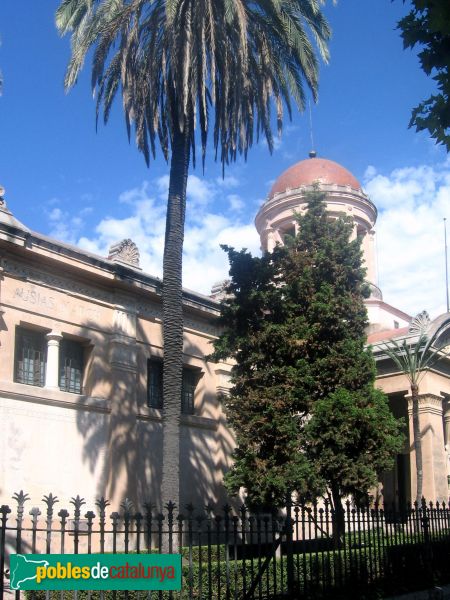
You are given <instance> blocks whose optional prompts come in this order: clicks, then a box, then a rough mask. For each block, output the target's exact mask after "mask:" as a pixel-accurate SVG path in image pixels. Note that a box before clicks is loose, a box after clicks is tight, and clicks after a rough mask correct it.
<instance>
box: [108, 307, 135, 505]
mask: <svg viewBox="0 0 450 600" xmlns="http://www.w3.org/2000/svg"><path fill="white" fill-rule="evenodd" d="M136 320H137V317H136V313H135V311H133V310H132V309H128V308H126V307H123V306H119V307H116V308H115V309H114V315H113V328H112V329H113V332H112V335H111V338H110V342H109V363H110V369H111V396H110V398H109V401H110V407H111V412H110V419H109V431H108V441H107V444H108V449H107V463H106V465H107V471H106V477H105V484H106V489H105V494H106V495H107V497H108V498H110V500H111V501H112V503H113V505H114V506H119V504H120V503H121V502H122V501H123V500H124V499H125V498H129V499H130V500H132V501H136V500H137V481H138V477H139V473H138V459H139V454H138V446H139V439H138V431H137V401H136V386H137V373H138V369H137V344H136Z"/></svg>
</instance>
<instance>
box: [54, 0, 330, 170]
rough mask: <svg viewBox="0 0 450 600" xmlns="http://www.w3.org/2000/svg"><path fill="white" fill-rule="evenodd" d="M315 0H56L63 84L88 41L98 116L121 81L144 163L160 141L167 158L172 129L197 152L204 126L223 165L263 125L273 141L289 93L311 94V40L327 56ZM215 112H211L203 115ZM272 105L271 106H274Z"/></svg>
mask: <svg viewBox="0 0 450 600" xmlns="http://www.w3.org/2000/svg"><path fill="white" fill-rule="evenodd" d="M321 4H323V2H321V1H320V0H259V1H250V0H63V1H62V2H61V4H60V6H59V8H58V11H57V14H56V24H57V27H58V29H59V31H60V33H61V34H62V35H64V34H66V33H71V42H72V55H71V59H70V62H69V65H68V68H67V73H66V78H65V86H66V88H70V87H71V86H73V85H74V83H75V82H76V80H77V78H78V75H79V73H80V70H81V68H82V66H83V63H84V61H85V59H86V56H87V54H88V52H89V50H90V49H91V48H93V68H92V87H93V90H94V91H95V92H96V93H97V117H98V116H99V114H100V113H101V112H103V117H104V120H105V122H106V121H107V120H108V117H109V114H110V110H111V106H112V102H113V100H114V98H115V96H116V94H117V92H118V91H119V90H121V95H122V100H123V108H124V113H125V119H126V124H127V129H128V135H129V136H130V130H131V125H132V124H134V127H135V131H136V143H137V146H138V148H139V149H140V150H141V151H142V152H143V154H144V157H145V160H146V161H147V164H148V163H149V160H150V157H151V156H153V157H154V156H155V145H156V142H157V141H158V140H159V143H160V145H161V148H162V151H163V153H164V156H165V158H166V160H167V159H168V155H169V151H170V144H171V141H172V139H173V132H174V130H175V128H176V129H177V130H178V131H180V132H182V133H186V134H187V135H188V136H189V140H190V145H191V150H192V156H193V158H194V160H195V131H196V129H197V130H198V131H199V135H200V139H201V147H202V159H203V160H204V157H205V152H206V144H207V137H208V132H209V130H210V129H211V130H212V132H213V142H214V147H215V151H216V159H217V158H220V160H221V162H222V164H223V165H225V164H228V163H229V162H230V161H233V160H235V159H236V157H237V154H238V153H242V154H244V155H246V154H247V151H248V149H249V147H250V146H251V145H252V143H253V141H254V137H256V139H258V137H259V135H260V134H263V135H264V136H265V137H266V139H267V142H268V146H269V149H270V150H272V148H273V137H272V126H271V125H272V119H274V118H275V117H276V120H277V127H278V132H279V133H280V132H281V127H282V121H283V109H285V110H286V109H287V111H288V114H289V116H290V115H291V110H292V106H291V98H293V99H294V101H295V103H296V104H297V106H298V107H299V108H300V109H303V108H304V105H305V89H304V88H305V83H306V85H307V87H309V89H310V90H311V92H312V94H313V97H314V98H315V99H316V96H317V78H318V62H317V58H316V49H318V51H319V53H320V55H321V56H322V57H323V59H324V60H327V58H328V51H327V42H328V40H329V38H330V29H329V26H328V24H327V22H326V20H325V18H324V16H323V14H322V12H321V10H320V5H321ZM210 113H212V114H210ZM272 113H273V114H272Z"/></svg>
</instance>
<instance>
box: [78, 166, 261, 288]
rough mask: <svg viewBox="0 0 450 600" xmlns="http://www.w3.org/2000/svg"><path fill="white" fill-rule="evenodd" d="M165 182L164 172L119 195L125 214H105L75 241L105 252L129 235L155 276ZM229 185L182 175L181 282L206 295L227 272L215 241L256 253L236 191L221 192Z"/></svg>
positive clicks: (251, 229)
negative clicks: (215, 204)
mask: <svg viewBox="0 0 450 600" xmlns="http://www.w3.org/2000/svg"><path fill="white" fill-rule="evenodd" d="M236 181H237V180H236ZM168 184H169V178H168V176H163V177H160V178H159V179H157V180H156V181H155V182H153V184H150V183H148V182H144V183H143V184H142V185H141V186H140V187H138V188H134V189H130V190H126V191H125V192H123V193H122V194H120V196H119V200H120V202H122V203H125V204H128V205H129V206H130V214H129V215H128V216H127V217H126V218H115V217H105V218H104V219H102V220H101V221H100V222H99V223H98V224H97V225H96V226H95V229H94V235H93V236H89V237H88V236H83V237H80V238H79V239H78V245H79V246H81V247H82V248H84V249H85V250H87V251H89V252H93V253H95V254H99V255H101V256H107V255H108V251H109V247H110V246H111V245H112V244H113V243H115V242H117V241H119V240H122V239H125V238H131V239H132V240H133V241H134V242H135V243H136V244H137V246H138V248H139V251H140V257H141V260H140V265H141V267H142V268H143V270H144V271H146V272H148V273H151V274H152V275H156V276H158V277H161V276H162V257H163V249H164V232H165V215H166V202H167V192H168ZM234 186H235V180H234V178H230V180H229V181H227V182H226V183H225V184H224V185H222V184H221V183H219V182H218V181H217V180H208V179H200V178H199V177H197V176H195V175H191V176H190V177H189V179H188V187H187V194H188V199H187V206H188V210H187V215H186V218H187V220H186V226H185V238H184V256H183V285H184V286H185V287H187V288H190V289H192V290H195V291H198V292H201V293H203V294H210V291H211V287H212V285H213V284H214V283H215V282H217V281H220V280H222V279H225V278H226V277H227V275H228V261H227V255H226V254H225V252H223V250H222V249H221V248H220V245H221V244H228V245H230V246H235V247H236V248H239V249H240V248H242V247H244V246H245V247H246V248H248V249H249V250H251V251H252V252H253V253H254V254H258V253H259V244H260V242H259V237H258V234H257V233H256V230H255V227H254V225H253V224H252V223H251V222H250V223H248V222H245V221H243V220H242V219H241V217H240V216H239V214H240V212H241V211H242V209H243V207H244V202H243V200H242V199H241V198H240V197H239V196H238V195H237V194H227V193H226V192H227V190H228V189H230V188H232V187H234ZM213 199H218V200H220V206H221V207H222V208H223V210H224V213H220V214H219V213H215V212H212V211H211V210H210V209H209V207H208V205H209V204H210V202H211V201H212V200H213Z"/></svg>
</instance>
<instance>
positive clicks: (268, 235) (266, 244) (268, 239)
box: [262, 227, 277, 253]
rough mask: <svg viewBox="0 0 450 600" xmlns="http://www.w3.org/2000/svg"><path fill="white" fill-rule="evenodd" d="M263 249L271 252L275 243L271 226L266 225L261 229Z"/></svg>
mask: <svg viewBox="0 0 450 600" xmlns="http://www.w3.org/2000/svg"><path fill="white" fill-rule="evenodd" d="M262 239H263V250H264V251H266V252H269V253H270V252H273V251H274V249H275V246H276V244H277V241H276V235H275V230H274V229H272V227H267V228H266V229H265V230H264V231H263V236H262Z"/></svg>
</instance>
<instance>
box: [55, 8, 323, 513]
mask: <svg viewBox="0 0 450 600" xmlns="http://www.w3.org/2000/svg"><path fill="white" fill-rule="evenodd" d="M323 1H324V0H321V1H320V2H317V0H258V1H254V0H252V1H250V0H62V2H61V4H60V6H59V8H58V11H57V13H56V24H57V27H58V29H59V31H60V33H61V34H62V35H64V34H66V33H69V32H70V33H71V41H72V56H71V60H70V62H69V65H68V68H67V73H66V78H65V86H66V88H67V89H68V88H71V87H72V86H73V85H74V83H75V82H76V80H77V77H78V75H79V73H80V70H81V68H82V66H83V62H84V60H85V58H86V55H87V53H88V51H89V50H90V49H91V48H93V66H92V87H93V90H94V91H95V92H96V93H97V118H98V116H99V114H100V112H101V111H103V117H104V121H105V122H107V120H108V117H109V114H110V110H111V106H112V103H113V100H114V98H115V96H116V95H117V92H118V91H119V90H120V91H121V96H122V102H123V110H124V114H125V121H126V126H127V131H128V136H130V132H131V126H132V124H134V128H135V134H136V143H137V146H138V148H139V150H140V151H141V152H142V153H143V155H144V157H145V160H146V162H147V164H148V163H149V161H150V157H153V158H154V157H155V152H156V143H157V142H158V141H159V145H160V146H161V150H162V152H163V155H164V157H165V159H166V160H167V161H169V160H170V183H169V195H168V206H167V220H166V234H165V247H164V259H163V336H164V372H163V378H164V383H163V397H164V443H163V457H164V458H163V461H164V465H163V481H162V499H163V501H167V500H169V499H172V500H175V502H177V500H178V498H179V418H180V397H181V377H182V361H183V354H182V353H183V309H182V287H181V285H182V250H183V236H184V220H185V207H186V183H187V177H188V170H189V164H190V160H191V158H192V162H193V163H194V164H195V144H196V136H197V135H198V136H199V138H200V144H201V148H202V161H203V165H204V160H205V154H206V146H207V137H208V133H209V132H210V130H211V131H212V136H213V145H214V148H215V157H216V159H217V158H218V157H219V158H220V161H221V163H222V167H223V168H224V167H225V165H227V164H229V163H230V162H231V161H234V160H235V159H236V157H237V155H238V154H243V155H244V157H246V156H247V152H248V149H249V148H250V147H251V145H252V143H253V141H254V138H255V137H256V138H257V139H258V138H259V135H263V136H265V138H266V140H267V143H268V147H269V149H270V151H272V148H273V136H272V112H273V108H275V115H276V120H277V126H278V132H279V133H281V126H282V121H283V107H285V109H287V112H288V114H289V116H291V97H292V98H293V99H294V100H295V102H296V104H297V106H298V107H299V108H300V109H303V108H304V104H305V90H304V85H305V83H306V85H307V86H308V87H309V89H310V90H311V92H312V94H313V97H314V98H316V95H317V77H318V61H317V57H316V53H317V51H318V53H319V54H320V55H321V56H322V57H323V58H324V59H325V60H326V59H327V57H328V51H327V42H328V39H329V37H330V29H329V27H328V24H327V22H326V20H325V18H324V17H323V15H322V13H321V11H320V8H319V4H321V3H323ZM316 49H317V50H316ZM211 112H213V115H211V114H210V113H211ZM196 129H197V130H198V134H196ZM219 155H220V156H219Z"/></svg>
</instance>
